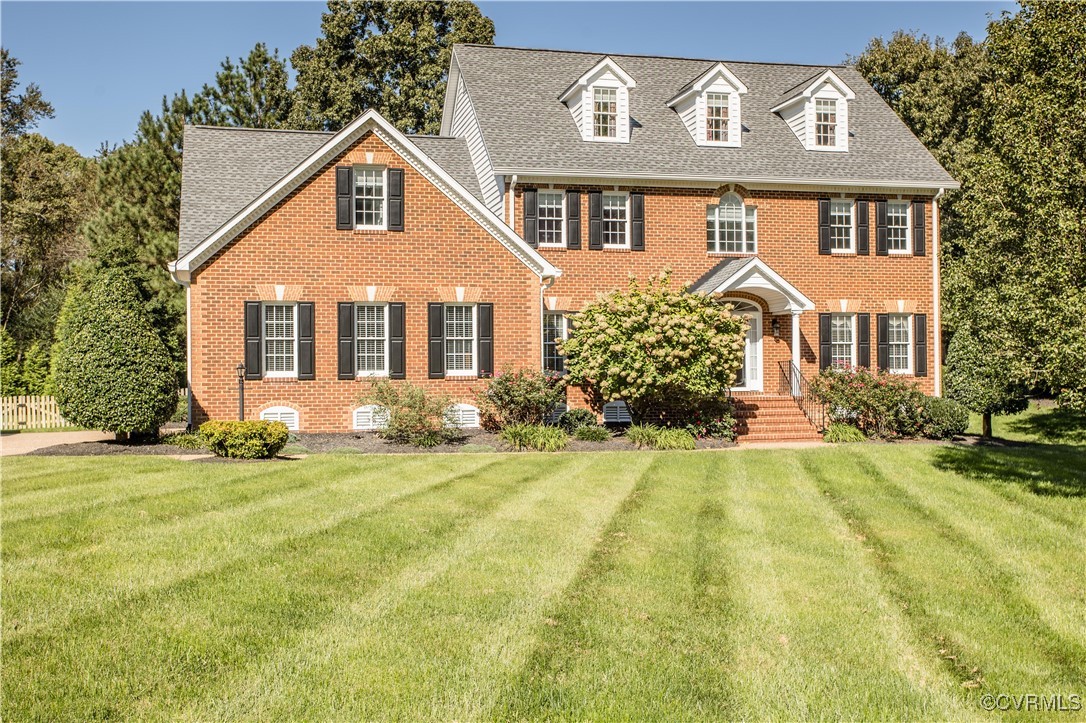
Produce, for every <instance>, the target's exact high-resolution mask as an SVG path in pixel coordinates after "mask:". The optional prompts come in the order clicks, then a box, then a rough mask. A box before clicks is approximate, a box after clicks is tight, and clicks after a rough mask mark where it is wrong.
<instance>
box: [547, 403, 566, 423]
mask: <svg viewBox="0 0 1086 723" xmlns="http://www.w3.org/2000/svg"><path fill="white" fill-rule="evenodd" d="M568 411H569V405H568V404H561V403H560V404H555V405H554V409H552V410H551V416H550V417H549V418H548V419H547V421H548V422H550V423H551V424H558V418H559V417H561V416H562V415H563V414H565V413H566V412H568Z"/></svg>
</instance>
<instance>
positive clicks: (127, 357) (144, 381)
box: [52, 269, 177, 437]
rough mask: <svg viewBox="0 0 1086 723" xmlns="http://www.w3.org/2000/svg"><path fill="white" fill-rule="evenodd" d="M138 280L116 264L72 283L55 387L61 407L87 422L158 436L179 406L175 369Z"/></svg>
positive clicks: (60, 325)
mask: <svg viewBox="0 0 1086 723" xmlns="http://www.w3.org/2000/svg"><path fill="white" fill-rule="evenodd" d="M143 306H144V304H143V302H142V301H141V300H140V297H139V294H138V293H137V290H136V287H135V285H134V284H133V283H132V281H131V280H130V279H129V278H128V276H127V275H126V274H125V273H124V272H123V271H120V270H118V269H108V270H105V271H103V272H101V273H99V274H98V276H97V277H95V279H94V280H93V282H92V283H91V284H90V287H89V288H88V289H87V290H86V291H82V290H80V289H79V288H78V287H73V288H72V291H71V292H70V293H69V295H68V298H67V299H66V300H65V302H64V308H63V309H62V310H61V313H60V319H59V321H58V322H57V343H56V346H55V347H54V349H53V354H52V363H53V371H52V374H53V387H54V395H55V396H56V400H57V404H58V406H59V407H60V412H61V414H63V415H64V418H65V419H67V420H68V421H69V422H72V423H73V424H76V425H78V426H80V427H86V428H87V429H101V430H105V431H107V432H119V433H122V434H128V433H136V434H140V435H147V436H153V437H154V436H158V429H159V427H160V426H162V424H163V423H164V422H166V420H168V419H169V418H170V415H172V414H173V412H174V410H175V409H176V407H177V375H176V371H175V369H174V366H173V361H172V359H171V358H170V354H169V351H168V350H167V349H166V346H165V345H164V344H163V343H162V340H161V339H160V338H159V336H158V333H157V332H156V331H155V329H154V328H153V327H152V326H151V322H150V320H149V319H148V317H147V315H146V313H145V312H144V309H143Z"/></svg>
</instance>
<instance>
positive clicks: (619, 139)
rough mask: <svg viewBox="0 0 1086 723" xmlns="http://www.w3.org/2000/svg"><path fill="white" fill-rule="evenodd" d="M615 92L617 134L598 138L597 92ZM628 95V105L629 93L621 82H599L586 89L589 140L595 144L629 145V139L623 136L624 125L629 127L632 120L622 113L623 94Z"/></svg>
mask: <svg viewBox="0 0 1086 723" xmlns="http://www.w3.org/2000/svg"><path fill="white" fill-rule="evenodd" d="M597 89H599V90H613V91H615V134H614V135H613V136H598V135H596V90H597ZM624 92H625V93H626V97H625V100H626V103H629V102H630V101H629V91H628V90H627V87H626V86H625V85H623V84H622V83H621V82H617V83H616V82H614V81H609V80H598V81H596V82H595V83H593V84H592V85H590V86H588V88H587V89H586V94H587V96H588V117H587V118H586V122H587V124H588V134H587V136H588V140H590V141H592V142H594V143H629V138H624V137H623V134H622V124H623V122H625V123H626V125H629V123H630V119H629V116H628V112H627V114H626V115H625V116H624V115H623V113H622V105H623V93H624Z"/></svg>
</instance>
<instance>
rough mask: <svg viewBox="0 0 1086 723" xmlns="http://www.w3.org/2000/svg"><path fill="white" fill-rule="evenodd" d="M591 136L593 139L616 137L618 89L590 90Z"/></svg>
mask: <svg viewBox="0 0 1086 723" xmlns="http://www.w3.org/2000/svg"><path fill="white" fill-rule="evenodd" d="M592 135H593V137H595V138H615V137H616V136H618V89H617V88H593V89H592Z"/></svg>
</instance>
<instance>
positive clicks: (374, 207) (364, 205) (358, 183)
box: [354, 166, 385, 227]
mask: <svg viewBox="0 0 1086 723" xmlns="http://www.w3.org/2000/svg"><path fill="white" fill-rule="evenodd" d="M384 211H385V171H384V169H383V168H364V167H362V166H355V169H354V222H355V225H356V226H377V227H380V226H383V225H384V223H385V221H384V217H385V214H384Z"/></svg>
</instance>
